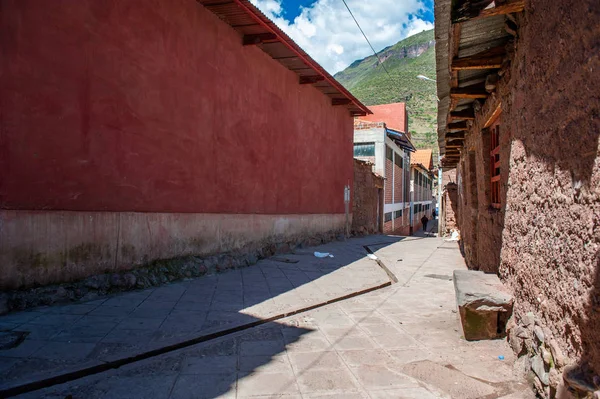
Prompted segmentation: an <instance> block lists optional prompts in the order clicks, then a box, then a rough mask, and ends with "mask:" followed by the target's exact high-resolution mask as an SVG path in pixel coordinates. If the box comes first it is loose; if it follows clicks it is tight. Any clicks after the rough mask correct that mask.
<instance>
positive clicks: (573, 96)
mask: <svg viewBox="0 0 600 399" xmlns="http://www.w3.org/2000/svg"><path fill="white" fill-rule="evenodd" d="M534 4H535V12H533V11H534V10H533V5H534ZM599 19H600V8H599V6H598V3H597V1H595V0H583V1H580V2H572V3H569V5H566V4H564V3H562V2H556V1H554V0H536V1H535V2H534V1H527V2H526V8H525V12H524V13H523V15H522V16H519V19H518V21H517V22H518V25H519V26H520V29H519V37H518V40H517V42H516V46H515V48H516V52H515V53H514V54H513V55H512V57H511V58H512V60H511V63H510V67H508V68H507V69H506V71H505V73H504V74H503V76H502V78H501V80H500V82H499V85H498V88H497V90H496V93H495V94H494V95H492V96H490V97H489V98H488V99H487V101H486V103H485V105H484V106H483V108H482V110H481V111H480V112H478V113H477V115H476V119H475V121H474V124H473V126H472V127H471V129H470V130H469V132H468V133H467V134H466V143H465V145H466V148H469V149H472V151H473V153H472V154H469V153H466V154H465V155H463V157H462V159H461V162H460V164H459V165H458V170H459V171H460V173H461V177H462V179H459V182H460V184H459V186H458V187H457V191H458V195H455V196H454V199H453V198H452V197H453V191H451V190H447V194H446V195H445V200H446V204H448V202H451V203H452V204H454V203H455V202H456V197H459V198H458V201H459V202H460V205H459V208H458V212H456V208H454V210H455V213H454V216H455V217H456V219H457V221H458V225H459V227H460V230H461V236H462V238H463V240H464V244H465V246H466V247H468V252H467V251H466V253H465V255H466V261H467V264H468V265H469V267H470V268H473V269H481V270H485V271H490V272H496V273H498V274H499V276H500V278H501V279H502V280H503V281H504V282H505V283H506V284H507V285H508V286H510V287H512V288H513V292H514V295H515V298H516V304H515V314H514V320H515V322H516V323H522V321H523V320H525V316H526V315H527V314H528V313H529V312H531V313H533V315H534V316H535V318H536V319H537V322H536V324H538V325H540V326H541V328H542V330H543V331H544V333H545V339H546V342H552V341H554V342H556V345H557V346H558V347H559V348H560V349H561V350H562V352H564V353H565V354H566V355H567V356H568V357H569V358H570V360H568V361H567V363H574V364H579V365H581V364H587V365H588V366H589V373H590V375H600V344H599V342H600V317H598V309H600V266H599V265H600V233H599V232H600V158H599V157H598V153H599V152H600V145H599V142H600V119H599V118H598V117H597V116H598V115H599V114H600V101H599V99H598V97H597V96H595V97H594V96H593V94H592V92H591V91H590V90H591V89H590V88H592V87H600V75H598V72H597V71H598V70H600V58H598V57H597V56H591V55H592V54H598V53H600V41H598V40H597V38H598V29H597V24H598V20H599ZM565 20H569V21H577V23H576V24H564V21H565ZM558 26H561V27H562V28H561V29H560V30H559V31H557V28H556V27H558ZM557 32H559V33H558V34H557ZM542 37H543V38H545V39H544V40H541V39H540V38H542ZM549 49H550V51H549ZM577 88H581V89H580V90H578V89H577ZM586 88H587V89H586ZM556 93H560V95H557V94H556ZM498 101H501V103H502V115H501V130H500V162H501V166H500V200H501V209H499V210H496V209H494V208H492V207H491V206H490V205H491V203H490V202H491V201H490V169H489V167H488V166H489V150H490V140H489V134H488V133H486V132H485V131H483V132H482V126H483V124H484V123H485V121H486V120H487V118H488V117H489V115H491V113H492V112H493V111H494V110H495V109H496V105H497V103H498ZM575 132H576V134H575ZM473 164H474V165H475V166H474V167H473ZM447 187H448V186H447ZM451 209H452V207H449V206H446V215H445V218H446V219H447V221H446V229H448V228H449V227H450V222H451V220H448V219H450V218H451V216H452V214H451V213H450V210H451ZM525 344H527V343H525ZM558 372H559V373H560V372H562V370H561V369H559V370H558ZM559 381H560V380H559Z"/></svg>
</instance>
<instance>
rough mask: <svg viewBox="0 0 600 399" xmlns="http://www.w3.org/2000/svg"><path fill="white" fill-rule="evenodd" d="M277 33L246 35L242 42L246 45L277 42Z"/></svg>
mask: <svg viewBox="0 0 600 399" xmlns="http://www.w3.org/2000/svg"><path fill="white" fill-rule="evenodd" d="M276 41H277V35H276V34H274V33H270V32H267V33H258V34H256V35H244V37H243V39H242V44H243V45H244V46H254V45H257V44H261V43H266V42H276Z"/></svg>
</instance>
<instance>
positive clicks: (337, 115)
mask: <svg viewBox="0 0 600 399" xmlns="http://www.w3.org/2000/svg"><path fill="white" fill-rule="evenodd" d="M0 1H1V2H0V4H1V6H0V7H1V9H2V12H1V13H0V48H1V56H0V59H1V60H2V61H1V62H2V67H1V68H2V74H1V75H0V109H1V110H2V118H1V119H0V132H1V137H0V209H2V210H3V211H2V213H1V214H0V259H1V264H2V272H3V273H2V277H1V280H0V288H6V287H14V286H15V285H18V286H21V285H25V286H27V285H31V284H45V283H50V282H58V281H60V280H64V279H69V278H72V277H81V276H84V275H89V274H94V273H98V272H99V271H100V272H101V271H103V269H104V268H108V269H112V268H129V267H131V264H132V263H136V262H137V261H138V259H139V258H141V257H142V256H143V255H142V254H148V258H149V260H151V258H152V257H154V256H155V255H156V256H159V255H160V256H162V254H168V256H176V255H178V253H179V252H180V251H183V252H189V251H192V249H194V250H198V251H201V252H204V251H205V249H206V248H209V247H211V246H218V247H222V250H227V248H225V247H227V245H229V244H231V246H235V245H236V244H235V243H237V242H238V241H241V242H244V241H247V240H248V239H250V238H252V239H255V240H257V241H261V240H263V239H265V238H266V237H269V236H270V235H271V234H272V232H273V231H277V230H278V228H279V227H278V226H279V225H280V222H281V221H282V220H284V221H285V223H284V224H285V225H289V226H291V228H290V230H292V231H293V230H302V231H303V232H308V233H310V228H311V226H313V227H314V226H316V227H315V230H314V232H315V233H316V232H318V231H319V230H321V229H322V228H324V227H325V226H327V228H328V229H331V230H335V229H337V228H338V227H339V226H338V219H339V218H340V217H341V219H342V220H343V217H344V196H343V193H344V186H345V185H347V184H348V182H350V181H352V177H353V166H352V162H353V161H352V136H353V128H352V126H353V119H352V117H351V116H350V114H349V113H348V110H347V109H346V108H345V107H334V106H332V105H331V99H330V98H329V97H327V96H325V95H323V94H322V93H321V92H320V91H319V90H317V89H316V88H315V87H312V86H311V85H299V84H298V77H297V75H296V74H295V73H293V72H291V71H289V70H288V69H286V68H285V67H283V66H282V65H281V64H279V63H278V62H277V61H275V60H273V59H272V58H271V57H269V56H268V55H267V54H266V53H264V52H263V51H262V50H260V49H259V48H257V47H255V46H243V45H242V38H241V37H240V35H239V34H238V33H237V32H236V31H234V30H233V29H232V28H231V27H230V26H229V25H227V24H226V23H224V22H223V21H221V20H220V19H219V18H217V17H216V16H215V15H214V14H212V13H211V12H209V11H207V10H206V9H205V8H204V7H202V6H201V5H200V4H198V3H197V2H196V1H194V0H173V1H141V0H131V1H122V2H100V3H101V4H100V3H99V2H98V1H94V0H81V1H76V2H72V1H61V0H58V1H49V2H43V1H42V2H40V1H10V0H0ZM282 127H285V128H283V129H282ZM317 169H318V173H316V170H317ZM211 215H215V216H214V217H213V216H211ZM223 215H235V217H232V218H227V217H226V216H223ZM257 215H264V217H259V216H257ZM288 215H289V217H288ZM304 215H306V217H307V218H308V219H310V220H309V221H308V222H306V223H305V220H304ZM215 218H216V219H218V220H220V219H223V221H222V222H221V221H215ZM319 218H323V222H322V223H321V222H318V221H315V220H316V219H319ZM247 220H250V221H251V223H250V224H247ZM294 220H297V221H298V223H299V224H298V226H294V223H295V222H294ZM288 222H289V223H288ZM255 223H256V224H258V226H255ZM214 225H219V226H221V227H219V228H214V227H213V226H214ZM223 225H226V226H225V227H223ZM251 229H255V232H252V230H251ZM215 231H221V232H222V233H223V234H222V235H220V236H219V235H215V234H217V233H215ZM251 233H252V234H251ZM294 234H295V233H294ZM210 241H214V244H211V243H210ZM155 245H158V246H157V247H155ZM130 246H131V247H133V249H131V248H130ZM232 249H233V248H232ZM132 253H133V254H134V255H131V256H129V255H127V254H132ZM73 259H77V261H76V262H74V261H72V260H73ZM57 279H58V280H57Z"/></svg>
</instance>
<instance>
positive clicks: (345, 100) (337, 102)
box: [331, 98, 352, 105]
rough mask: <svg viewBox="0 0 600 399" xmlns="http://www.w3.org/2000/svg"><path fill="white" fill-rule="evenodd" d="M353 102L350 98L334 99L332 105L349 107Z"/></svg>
mask: <svg viewBox="0 0 600 399" xmlns="http://www.w3.org/2000/svg"><path fill="white" fill-rule="evenodd" d="M351 102H352V100H350V99H349V98H333V99H331V105H348V104H350V103H351Z"/></svg>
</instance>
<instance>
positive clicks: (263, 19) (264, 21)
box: [233, 0, 373, 115]
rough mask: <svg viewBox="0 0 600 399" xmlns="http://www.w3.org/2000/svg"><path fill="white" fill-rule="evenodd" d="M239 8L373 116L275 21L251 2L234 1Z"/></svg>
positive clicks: (369, 112)
mask: <svg viewBox="0 0 600 399" xmlns="http://www.w3.org/2000/svg"><path fill="white" fill-rule="evenodd" d="M233 1H234V2H235V3H236V4H237V5H238V6H240V7H241V8H242V9H243V10H244V11H246V12H247V13H248V14H250V16H251V17H252V18H253V19H255V20H256V21H257V22H258V23H260V24H261V25H263V26H264V27H265V28H266V29H268V30H270V31H271V33H273V34H274V35H275V36H276V37H277V38H278V39H279V40H280V42H281V43H282V44H283V45H285V46H286V47H288V48H289V49H290V50H292V51H293V52H294V53H296V54H297V55H298V57H300V58H301V59H302V61H304V62H305V63H307V65H308V66H309V67H311V68H313V69H314V70H315V71H316V72H318V73H319V74H320V75H321V76H323V78H325V80H327V81H328V82H329V83H330V84H331V85H332V86H334V87H335V88H336V89H337V90H339V91H340V93H342V94H343V95H344V96H345V97H346V98H347V99H348V100H350V101H351V102H352V103H354V105H356V107H358V108H360V109H361V110H362V111H363V112H365V113H366V114H367V115H369V114H372V113H373V112H371V110H370V109H369V108H367V106H366V105H364V104H363V103H362V102H360V101H359V100H358V99H357V98H356V97H354V96H353V95H352V94H351V93H350V92H349V91H348V90H347V89H346V88H345V87H344V86H343V85H342V84H341V83H340V82H338V81H337V80H335V78H334V77H333V76H331V75H330V74H329V72H327V71H326V70H325V69H324V68H323V67H322V66H321V65H319V63H317V62H316V61H315V60H313V59H312V57H311V56H310V55H308V54H307V53H306V52H305V51H304V50H303V49H302V48H301V47H300V46H298V44H297V43H296V42H294V41H293V40H292V39H291V38H290V37H289V36H288V35H287V34H286V33H285V32H284V31H282V30H281V29H280V28H279V27H278V26H277V25H276V24H275V23H274V22H273V21H271V20H270V19H269V18H268V17H267V16H266V15H264V14H263V13H262V12H261V11H260V10H259V9H258V8H257V7H256V6H254V5H253V4H252V3H250V1H249V0H233Z"/></svg>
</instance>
